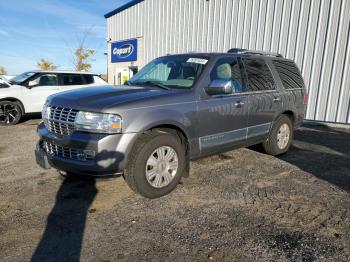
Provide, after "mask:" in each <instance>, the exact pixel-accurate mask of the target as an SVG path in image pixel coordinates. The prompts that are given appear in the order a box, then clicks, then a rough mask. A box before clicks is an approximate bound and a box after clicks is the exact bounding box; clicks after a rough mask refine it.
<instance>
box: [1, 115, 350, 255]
mask: <svg viewBox="0 0 350 262" xmlns="http://www.w3.org/2000/svg"><path fill="white" fill-rule="evenodd" d="M38 122H39V120H37V119H31V120H27V121H25V122H24V123H22V124H20V125H17V126H14V127H0V254H1V258H0V260H2V261H11V262H12V261H28V260H30V259H32V260H33V261H45V260H50V261H78V260H79V259H80V260H81V261H168V260H172V261H205V260H212V261H261V260H264V261H276V260H278V261H349V260H350V197H349V193H350V130H341V129H330V128H325V127H315V126H309V127H303V128H301V129H300V130H299V131H297V132H296V136H295V142H294V144H293V148H292V149H291V150H290V151H289V152H288V153H287V154H286V155H284V156H281V157H279V158H275V157H271V156H268V155H265V154H262V153H260V152H259V151H258V150H257V149H255V150H251V149H240V150H235V151H231V152H228V153H225V154H221V155H216V156H213V157H209V158H205V159H203V160H199V161H195V162H192V163H191V172H190V177H189V178H186V179H184V180H183V182H182V183H181V184H179V186H178V187H177V189H176V190H175V191H174V192H172V193H171V194H169V195H168V196H165V197H162V198H160V199H155V200H148V199H144V198H142V197H140V196H138V195H135V194H134V193H133V192H132V191H131V190H130V189H129V188H128V187H127V185H126V183H125V182H124V181H123V179H122V178H113V179H104V180H96V181H95V180H94V179H86V178H85V179H84V178H80V177H78V178H75V179H64V178H62V177H61V176H59V175H58V174H57V173H56V172H55V171H54V170H49V171H45V170H43V169H40V168H39V167H37V166H36V164H35V161H34V154H33V150H34V147H35V142H36V140H37V135H36V132H35V129H36V125H37V123H38Z"/></svg>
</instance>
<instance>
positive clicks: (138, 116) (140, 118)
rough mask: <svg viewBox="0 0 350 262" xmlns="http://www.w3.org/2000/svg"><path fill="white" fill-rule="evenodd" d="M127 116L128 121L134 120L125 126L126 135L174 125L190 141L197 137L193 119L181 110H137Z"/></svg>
mask: <svg viewBox="0 0 350 262" xmlns="http://www.w3.org/2000/svg"><path fill="white" fill-rule="evenodd" d="M193 107H195V104H193ZM190 110H192V109H189V111H190ZM194 112H195V111H194ZM125 115H127V116H126V119H132V121H131V122H129V123H125V125H126V126H123V130H124V132H125V133H142V132H145V131H147V130H149V129H151V128H153V127H156V126H159V125H173V126H176V127H177V128H179V129H180V130H182V131H183V132H184V133H185V135H186V137H187V138H188V139H189V140H190V139H192V138H194V137H195V133H194V130H193V128H191V126H192V127H193V126H194V124H195V123H193V119H191V118H189V117H187V116H186V115H185V114H183V112H181V111H179V110H173V109H153V110H149V111H146V112H142V111H141V112H140V110H137V112H136V111H133V112H132V113H131V112H130V113H129V112H128V111H126V114H125ZM123 124H124V123H123Z"/></svg>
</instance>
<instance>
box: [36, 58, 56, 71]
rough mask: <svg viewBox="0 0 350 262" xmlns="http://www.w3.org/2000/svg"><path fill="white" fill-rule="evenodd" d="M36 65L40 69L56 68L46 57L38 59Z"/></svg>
mask: <svg viewBox="0 0 350 262" xmlns="http://www.w3.org/2000/svg"><path fill="white" fill-rule="evenodd" d="M37 66H38V68H39V69H41V70H55V69H56V68H57V66H56V65H54V63H52V62H50V61H49V60H46V59H40V61H39V62H38V63H37Z"/></svg>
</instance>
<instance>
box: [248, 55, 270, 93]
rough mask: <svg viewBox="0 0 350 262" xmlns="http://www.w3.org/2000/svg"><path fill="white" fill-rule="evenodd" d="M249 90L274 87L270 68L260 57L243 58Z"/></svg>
mask: <svg viewBox="0 0 350 262" xmlns="http://www.w3.org/2000/svg"><path fill="white" fill-rule="evenodd" d="M243 61H244V65H245V69H246V73H247V78H248V89H249V91H263V90H272V89H275V83H274V80H273V77H272V75H271V72H270V69H269V67H268V66H267V64H266V63H265V61H264V60H262V59H244V60H243Z"/></svg>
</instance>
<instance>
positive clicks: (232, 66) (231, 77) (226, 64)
mask: <svg viewBox="0 0 350 262" xmlns="http://www.w3.org/2000/svg"><path fill="white" fill-rule="evenodd" d="M214 80H224V81H231V83H232V88H233V92H234V93H241V92H243V91H244V90H243V81H242V74H241V66H240V63H239V62H238V61H237V59H235V58H222V59H220V60H218V61H217V62H216V64H215V66H214V68H213V69H212V71H211V73H210V81H214Z"/></svg>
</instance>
